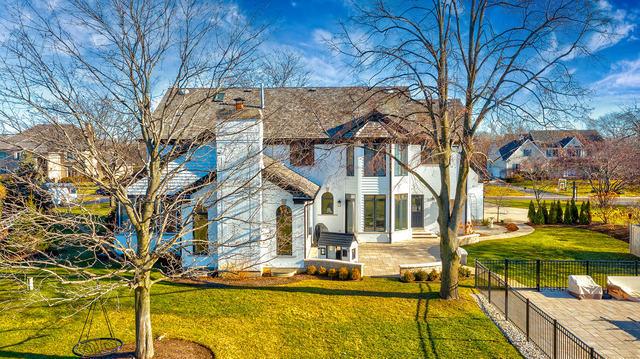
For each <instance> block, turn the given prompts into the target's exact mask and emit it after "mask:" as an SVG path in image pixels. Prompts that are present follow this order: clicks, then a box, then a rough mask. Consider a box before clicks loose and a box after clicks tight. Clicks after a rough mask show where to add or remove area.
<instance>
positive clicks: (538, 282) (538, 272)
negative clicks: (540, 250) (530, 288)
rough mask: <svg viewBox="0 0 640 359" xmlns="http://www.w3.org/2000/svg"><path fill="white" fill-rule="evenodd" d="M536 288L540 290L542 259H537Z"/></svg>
mask: <svg viewBox="0 0 640 359" xmlns="http://www.w3.org/2000/svg"><path fill="white" fill-rule="evenodd" d="M536 290H537V291H538V292H539V291H540V260H539V259H536Z"/></svg>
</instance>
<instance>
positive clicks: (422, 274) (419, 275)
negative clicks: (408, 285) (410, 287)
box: [413, 269, 427, 282]
mask: <svg viewBox="0 0 640 359" xmlns="http://www.w3.org/2000/svg"><path fill="white" fill-rule="evenodd" d="M413 275H414V277H416V281H418V282H424V281H425V280H427V271H426V270H424V269H420V270H417V271H416V272H415V273H413Z"/></svg>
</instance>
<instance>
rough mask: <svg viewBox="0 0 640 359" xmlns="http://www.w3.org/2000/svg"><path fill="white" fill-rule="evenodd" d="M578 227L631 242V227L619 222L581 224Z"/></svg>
mask: <svg viewBox="0 0 640 359" xmlns="http://www.w3.org/2000/svg"><path fill="white" fill-rule="evenodd" d="M576 227H578V228H585V229H589V230H592V231H594V232H600V233H604V234H608V235H610V236H611V237H613V238H615V239H619V240H621V241H624V242H627V243H629V227H627V226H623V225H619V224H604V223H591V224H589V225H580V226H576Z"/></svg>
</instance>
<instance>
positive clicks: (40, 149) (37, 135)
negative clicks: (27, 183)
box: [0, 124, 81, 181]
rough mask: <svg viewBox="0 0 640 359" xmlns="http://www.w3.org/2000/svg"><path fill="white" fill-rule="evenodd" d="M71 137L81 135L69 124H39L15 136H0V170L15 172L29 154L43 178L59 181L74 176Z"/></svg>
mask: <svg viewBox="0 0 640 359" xmlns="http://www.w3.org/2000/svg"><path fill="white" fill-rule="evenodd" d="M74 134H75V135H78V136H80V130H79V129H78V128H76V127H74V126H71V125H54V124H38V125H35V126H32V127H30V128H28V129H26V130H25V131H22V132H20V133H17V134H11V135H3V136H1V137H0V171H2V172H4V173H7V172H13V171H15V170H16V169H17V168H18V165H19V163H20V161H21V159H22V158H23V157H24V156H25V155H26V154H31V155H33V157H34V158H35V159H36V161H37V164H38V167H39V170H40V171H42V173H43V174H44V176H45V178H46V179H48V180H50V181H58V180H60V179H61V178H64V177H68V176H73V175H75V174H76V171H75V170H74V166H73V160H72V157H73V156H72V154H71V153H70V151H69V147H68V143H69V142H70V139H68V138H67V136H70V135H74ZM76 142H81V141H76Z"/></svg>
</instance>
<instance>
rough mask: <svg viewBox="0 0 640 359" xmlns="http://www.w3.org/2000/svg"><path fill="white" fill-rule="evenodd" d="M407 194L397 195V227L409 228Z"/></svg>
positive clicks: (395, 208)
mask: <svg viewBox="0 0 640 359" xmlns="http://www.w3.org/2000/svg"><path fill="white" fill-rule="evenodd" d="M407 206H408V203H407V195H406V194H397V195H395V206H394V212H395V221H394V222H395V226H394V227H395V229H407V228H408V222H409V220H408V216H407V212H408V211H407Z"/></svg>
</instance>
